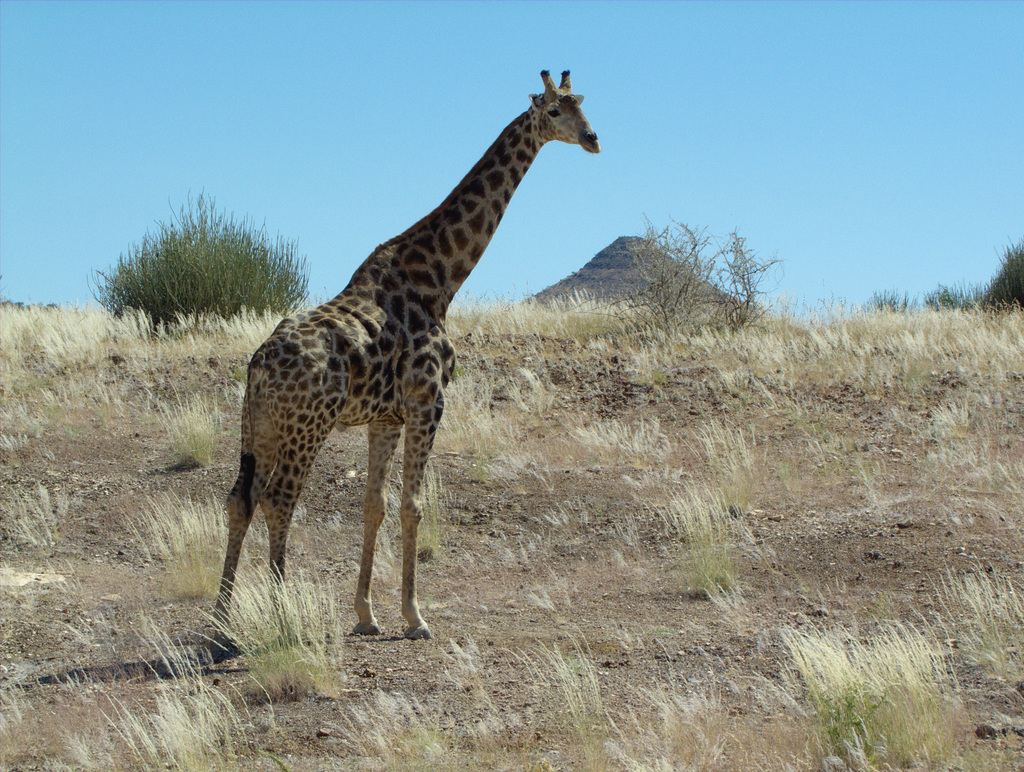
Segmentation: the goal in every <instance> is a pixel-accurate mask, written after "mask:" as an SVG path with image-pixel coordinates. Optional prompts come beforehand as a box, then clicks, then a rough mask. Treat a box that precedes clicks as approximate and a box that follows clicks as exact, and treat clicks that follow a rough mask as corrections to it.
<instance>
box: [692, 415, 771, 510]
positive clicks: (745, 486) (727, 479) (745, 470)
mask: <svg viewBox="0 0 1024 772" xmlns="http://www.w3.org/2000/svg"><path fill="white" fill-rule="evenodd" d="M698 441H699V443H700V445H701V447H702V448H703V449H704V453H705V455H706V456H707V457H708V463H709V465H710V466H711V469H712V470H713V472H714V474H715V479H716V481H717V483H718V486H719V489H720V490H721V495H722V499H723V503H724V505H725V506H726V508H728V507H738V508H739V509H740V510H742V511H744V512H745V511H747V510H749V509H750V507H751V502H752V501H753V499H754V493H755V490H756V487H757V470H756V468H755V465H754V450H753V448H754V447H756V444H755V441H754V439H753V437H751V439H750V440H749V441H748V439H747V435H746V433H745V432H744V431H743V430H742V429H739V428H734V427H730V426H727V425H726V424H724V423H722V422H721V421H712V422H711V423H709V424H708V425H707V426H704V427H702V428H701V429H700V432H699V433H698Z"/></svg>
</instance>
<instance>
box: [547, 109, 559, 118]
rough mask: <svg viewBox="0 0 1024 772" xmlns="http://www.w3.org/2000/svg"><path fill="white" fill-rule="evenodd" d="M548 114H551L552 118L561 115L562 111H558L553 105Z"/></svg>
mask: <svg viewBox="0 0 1024 772" xmlns="http://www.w3.org/2000/svg"><path fill="white" fill-rule="evenodd" d="M548 115H550V116H551V117H552V118H557V117H558V116H559V115H561V113H560V112H559V111H558V108H557V107H552V108H551V109H550V110H548Z"/></svg>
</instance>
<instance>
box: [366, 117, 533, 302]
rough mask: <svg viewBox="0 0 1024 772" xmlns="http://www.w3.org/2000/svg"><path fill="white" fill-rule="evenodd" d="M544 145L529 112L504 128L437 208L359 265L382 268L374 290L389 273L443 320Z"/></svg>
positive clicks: (384, 282) (382, 282)
mask: <svg viewBox="0 0 1024 772" xmlns="http://www.w3.org/2000/svg"><path fill="white" fill-rule="evenodd" d="M545 141H546V140H545V139H544V138H542V137H541V136H540V135H539V133H538V131H537V126H536V123H535V116H533V115H532V114H531V112H530V111H527V112H525V113H523V114H522V115H520V116H519V117H518V118H516V119H515V120H514V121H512V123H510V124H509V125H508V126H506V127H505V130H504V131H502V132H501V134H500V135H498V138H497V139H496V140H495V141H494V144H492V145H491V147H490V148H489V149H488V150H487V152H486V153H484V155H483V157H482V158H481V159H480V160H479V161H477V163H476V165H475V166H474V167H473V168H472V169H471V170H470V171H469V174H467V175H466V176H465V177H464V178H463V179H462V181H461V182H460V183H459V184H458V185H457V186H456V187H455V189H454V190H453V191H452V192H451V193H449V194H448V197H447V198H446V199H445V200H444V201H443V202H441V205H440V206H438V207H437V208H436V209H435V210H434V211H432V212H431V213H430V214H428V215H427V216H426V217H424V218H423V219H422V220H420V221H419V222H417V223H416V224H415V225H413V226H412V227H411V228H409V229H408V230H407V231H405V232H404V233H402V234H400V235H399V236H396V237H395V238H393V239H391V240H390V241H388V242H385V243H384V244H381V245H380V246H379V247H378V248H377V249H376V250H375V252H374V254H373V255H371V256H370V258H369V259H368V260H367V262H366V263H364V267H365V268H370V267H371V266H370V264H371V263H374V264H376V265H377V266H379V268H380V269H382V270H381V273H378V272H376V271H371V275H372V274H373V273H377V276H378V277H380V278H379V279H377V281H376V283H377V284H378V286H383V285H384V284H388V283H390V282H386V281H384V280H383V276H381V274H383V275H387V274H390V276H391V277H392V278H395V279H397V280H398V281H399V283H410V284H411V285H412V287H413V289H415V291H416V292H417V294H419V295H420V297H422V298H423V300H424V301H425V302H426V303H427V304H428V305H429V306H431V307H432V310H433V311H434V312H435V313H436V314H437V315H438V316H439V318H443V316H444V313H445V311H446V310H447V307H448V304H449V303H451V300H452V298H453V297H454V296H455V293H456V292H457V291H458V289H459V287H461V286H462V283H463V282H464V281H465V280H466V278H467V277H468V276H469V274H470V271H472V270H473V268H474V267H475V266H476V264H477V263H478V262H479V260H480V257H481V256H482V255H483V253H484V250H485V249H486V248H487V245H488V244H489V243H490V241H491V237H492V236H493V235H494V231H495V230H497V227H498V223H499V222H501V218H502V215H504V214H505V209H506V208H507V207H508V203H509V201H510V200H511V199H512V194H513V193H515V191H516V188H517V187H518V186H519V183H520V182H522V179H523V176H524V175H525V174H526V172H527V170H528V169H529V168H530V164H532V163H533V160H534V159H535V158H536V157H537V153H538V152H539V151H540V148H541V146H542V145H543V144H544V142H545ZM375 257H376V258H377V259H376V260H375ZM381 258H383V260H381ZM361 270H362V269H361ZM359 273H360V272H359V271H357V273H356V277H353V282H355V281H356V279H357V277H358V276H359Z"/></svg>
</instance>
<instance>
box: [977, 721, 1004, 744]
mask: <svg viewBox="0 0 1024 772" xmlns="http://www.w3.org/2000/svg"><path fill="white" fill-rule="evenodd" d="M974 734H975V735H977V736H978V738H979V739H981V740H994V739H995V738H996V735H998V734H999V730H997V729H996V728H995V727H994V726H992V725H991V724H978V727H977V729H975V730H974Z"/></svg>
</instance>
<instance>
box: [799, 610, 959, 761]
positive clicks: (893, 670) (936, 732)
mask: <svg viewBox="0 0 1024 772" xmlns="http://www.w3.org/2000/svg"><path fill="white" fill-rule="evenodd" d="M782 637H783V641H784V642H785V645H786V648H787V649H788V650H789V653H790V656H791V657H792V658H793V663H794V667H795V668H796V672H797V673H799V676H800V679H801V681H802V682H803V685H804V687H805V689H806V693H807V698H808V700H809V702H810V704H811V708H812V710H813V712H814V715H815V717H816V719H817V722H818V728H819V731H820V739H821V743H822V746H823V748H824V750H825V752H826V753H833V754H838V755H840V756H845V757H846V758H848V759H850V760H851V761H852V762H854V763H855V764H857V765H858V766H862V767H864V766H877V765H879V764H882V763H885V762H888V763H891V764H895V765H898V766H901V767H905V766H909V765H911V764H913V763H915V762H918V761H934V762H938V761H941V760H943V759H945V758H948V757H949V756H950V755H952V753H953V750H954V747H955V743H956V741H955V739H954V738H955V736H956V732H955V727H956V724H957V721H958V719H959V716H960V711H961V707H960V705H959V701H958V699H957V686H956V684H955V683H953V682H951V681H950V678H949V675H948V670H947V667H946V662H945V656H944V654H943V652H942V650H941V649H940V647H939V644H938V642H937V641H936V640H935V639H934V638H933V637H931V636H929V635H926V634H924V633H921V632H919V631H917V630H915V629H914V628H912V627H907V626H904V625H901V624H893V625H890V626H889V627H887V628H884V629H883V630H882V631H881V632H879V633H877V634H875V635H872V636H871V637H870V638H869V639H867V640H859V639H856V638H853V637H852V636H850V635H848V634H846V633H844V632H842V631H838V630H836V631H818V630H815V629H803V630H797V629H784V630H782Z"/></svg>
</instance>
